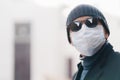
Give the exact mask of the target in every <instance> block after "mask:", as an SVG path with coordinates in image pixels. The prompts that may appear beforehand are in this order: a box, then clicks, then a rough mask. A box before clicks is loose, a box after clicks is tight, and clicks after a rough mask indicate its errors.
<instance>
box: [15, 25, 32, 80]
mask: <svg viewBox="0 0 120 80" xmlns="http://www.w3.org/2000/svg"><path fill="white" fill-rule="evenodd" d="M15 80H30V24H29V23H16V24H15Z"/></svg>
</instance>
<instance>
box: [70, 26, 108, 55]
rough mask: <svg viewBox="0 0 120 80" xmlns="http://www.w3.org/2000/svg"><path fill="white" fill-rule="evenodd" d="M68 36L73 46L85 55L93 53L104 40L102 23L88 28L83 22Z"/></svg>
mask: <svg viewBox="0 0 120 80" xmlns="http://www.w3.org/2000/svg"><path fill="white" fill-rule="evenodd" d="M70 37H71V41H72V44H73V46H74V47H75V48H76V49H77V50H78V51H79V52H80V54H82V55H85V56H92V55H94V54H95V53H96V52H97V51H98V50H99V49H100V48H101V47H102V45H103V44H104V43H105V41H106V39H105V36H104V30H103V26H102V25H97V26H96V27H94V28H89V27H87V26H86V25H85V24H83V25H82V28H81V29H80V30H79V31H77V32H71V33H70Z"/></svg>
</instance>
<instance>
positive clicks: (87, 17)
mask: <svg viewBox="0 0 120 80" xmlns="http://www.w3.org/2000/svg"><path fill="white" fill-rule="evenodd" d="M89 18H91V17H90V16H83V17H79V18H77V19H75V20H74V21H77V22H81V23H84V22H85V21H86V20H87V19H89ZM97 25H102V24H101V22H100V21H98V24H97ZM103 29H104V28H103ZM71 33H72V30H70V34H71ZM104 36H105V38H106V39H107V38H108V33H107V32H106V31H105V29H104ZM70 37H71V36H70Z"/></svg>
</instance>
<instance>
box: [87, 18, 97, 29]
mask: <svg viewBox="0 0 120 80" xmlns="http://www.w3.org/2000/svg"><path fill="white" fill-rule="evenodd" d="M85 24H86V25H87V26H88V27H89V28H93V27H96V26H97V24H98V19H97V18H90V19H88V20H86V22H85Z"/></svg>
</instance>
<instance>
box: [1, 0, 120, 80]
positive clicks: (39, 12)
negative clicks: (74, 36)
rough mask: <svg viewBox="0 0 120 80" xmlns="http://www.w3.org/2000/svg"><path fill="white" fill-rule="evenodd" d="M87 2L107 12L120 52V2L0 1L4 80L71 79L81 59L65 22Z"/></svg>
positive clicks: (115, 47)
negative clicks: (73, 11) (68, 38)
mask: <svg viewBox="0 0 120 80" xmlns="http://www.w3.org/2000/svg"><path fill="white" fill-rule="evenodd" d="M83 3H84V4H91V5H94V6H96V7H97V8H98V9H100V10H101V11H102V12H103V14H104V15H105V17H106V19H107V21H108V24H109V27H110V33H111V34H110V36H109V42H110V43H111V44H112V45H113V46H114V49H115V50H117V51H120V35H119V34H120V10H119V9H120V0H0V80H70V79H71V77H72V75H73V74H74V72H75V71H76V70H77V66H76V65H77V63H78V62H79V61H80V60H79V53H78V52H77V51H76V50H75V49H74V48H73V47H72V46H71V45H70V44H69V43H68V41H67V34H66V26H65V23H66V18H67V15H68V13H69V12H70V10H71V9H72V8H74V7H75V6H77V5H78V4H83Z"/></svg>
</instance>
